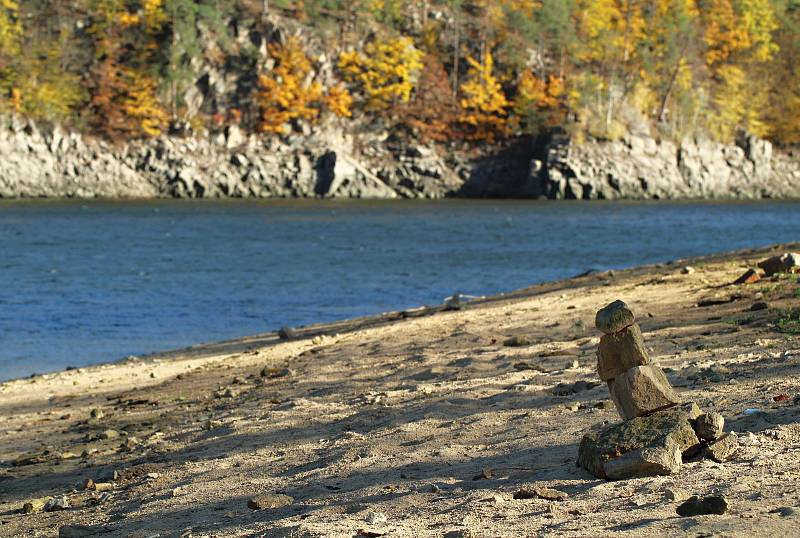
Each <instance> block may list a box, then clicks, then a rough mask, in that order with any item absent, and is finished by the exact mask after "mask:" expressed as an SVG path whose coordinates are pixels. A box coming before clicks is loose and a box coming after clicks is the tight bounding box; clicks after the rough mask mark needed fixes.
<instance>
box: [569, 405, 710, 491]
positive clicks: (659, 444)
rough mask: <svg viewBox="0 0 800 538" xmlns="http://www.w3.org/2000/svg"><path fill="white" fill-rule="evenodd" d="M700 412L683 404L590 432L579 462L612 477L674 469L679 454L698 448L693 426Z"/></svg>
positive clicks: (613, 478)
mask: <svg viewBox="0 0 800 538" xmlns="http://www.w3.org/2000/svg"><path fill="white" fill-rule="evenodd" d="M699 414H700V409H699V408H698V407H697V405H696V404H694V403H691V404H684V405H680V406H676V407H673V408H670V409H666V410H664V411H658V412H656V413H653V414H651V415H648V416H644V417H637V418H634V419H631V420H627V421H625V422H622V423H620V424H614V425H611V426H608V427H606V428H603V429H601V430H599V431H593V432H589V433H587V434H586V435H584V436H583V440H582V441H581V444H580V447H579V449H578V464H579V465H580V466H581V467H583V468H584V469H586V470H587V471H589V472H590V473H592V474H593V475H594V476H596V477H598V478H607V479H611V480H620V479H624V478H635V477H642V476H654V475H666V474H673V473H676V472H678V470H679V469H680V462H681V461H682V456H683V455H684V454H687V453H691V452H693V451H695V450H697V449H698V448H699V444H700V440H699V439H698V438H697V435H696V434H695V431H694V428H693V427H692V421H693V420H694V419H695V418H697V416H698V415H699Z"/></svg>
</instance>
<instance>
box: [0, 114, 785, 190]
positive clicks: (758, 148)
mask: <svg viewBox="0 0 800 538" xmlns="http://www.w3.org/2000/svg"><path fill="white" fill-rule="evenodd" d="M448 196H466V197H547V198H582V199H615V198H628V199H646V198H655V199H679V198H762V197H773V198H778V197H780V198H787V197H796V198H800V159H798V158H796V157H793V156H791V155H788V154H778V153H776V152H773V151H772V146H771V145H770V144H769V143H768V142H765V141H762V140H758V139H755V138H752V137H742V139H741V140H740V141H739V143H738V144H737V145H735V146H723V145H717V144H712V143H709V142H703V141H687V142H684V143H683V144H681V145H680V146H675V145H674V144H672V143H670V142H661V143H658V142H656V141H654V140H652V139H648V138H641V137H631V138H629V139H627V140H626V141H622V142H588V143H584V144H581V145H574V144H571V143H570V142H569V141H566V140H558V139H555V140H554V141H553V142H551V143H550V144H549V145H548V146H544V147H542V146H537V145H535V144H533V143H532V142H531V141H529V140H526V139H520V140H518V141H516V142H514V143H511V144H508V145H507V146H505V147H503V148H502V149H499V150H497V151H496V152H485V153H483V154H475V153H474V152H473V153H467V152H459V151H455V150H449V151H444V150H441V149H439V148H435V147H432V146H431V147H429V146H425V145H414V144H409V143H407V142H404V141H402V140H400V139H396V138H395V137H394V136H393V135H391V134H390V133H388V132H383V133H380V132H379V133H372V134H369V135H364V134H361V135H359V137H358V138H357V139H356V138H354V137H352V136H348V135H346V134H344V133H343V132H342V131H341V130H340V129H337V128H334V127H330V126H329V127H327V128H322V129H320V130H319V131H316V132H313V133H311V132H309V133H306V134H305V135H302V136H300V135H297V136H294V137H290V138H288V139H285V140H280V141H279V140H278V139H275V138H271V139H270V138H259V137H257V136H254V135H250V136H247V135H245V134H244V133H243V132H242V131H241V130H239V129H238V128H236V127H235V126H230V127H227V128H226V129H225V130H223V131H220V132H218V133H212V134H210V135H208V136H204V137H194V138H181V137H161V138H157V139H153V140H148V141H134V142H128V143H125V144H122V145H112V144H109V143H107V142H104V141H101V140H94V139H86V138H84V137H82V136H81V135H79V134H76V133H67V132H65V131H63V130H62V129H60V128H58V127H55V128H52V129H40V128H39V127H37V125H35V124H34V123H31V122H28V121H25V120H21V119H19V118H5V119H0V197H2V198H37V197H50V198H155V197H179V198H222V197H242V198H246V197H250V198H273V197H282V198H294V197H301V198H307V197H330V198H398V197H402V198H442V197H448Z"/></svg>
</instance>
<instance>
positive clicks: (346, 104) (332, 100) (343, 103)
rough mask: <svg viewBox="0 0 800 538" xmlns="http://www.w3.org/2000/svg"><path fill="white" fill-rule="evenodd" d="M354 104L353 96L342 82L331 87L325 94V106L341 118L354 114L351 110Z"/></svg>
mask: <svg viewBox="0 0 800 538" xmlns="http://www.w3.org/2000/svg"><path fill="white" fill-rule="evenodd" d="M352 105H353V97H352V96H351V95H350V92H348V91H347V88H345V87H344V86H343V85H341V84H338V85H336V86H333V87H331V88H330V89H328V93H326V94H325V106H326V107H327V108H328V110H330V111H331V112H333V113H334V114H336V115H337V116H339V117H341V118H349V117H351V116H352V115H353V112H352V111H351V110H350V108H351V107H352Z"/></svg>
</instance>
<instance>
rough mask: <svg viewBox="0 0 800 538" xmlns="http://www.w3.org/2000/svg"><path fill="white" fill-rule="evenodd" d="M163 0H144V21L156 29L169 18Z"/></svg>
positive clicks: (149, 26) (146, 24)
mask: <svg viewBox="0 0 800 538" xmlns="http://www.w3.org/2000/svg"><path fill="white" fill-rule="evenodd" d="M162 4H163V2H162V0H143V1H142V11H143V12H144V23H145V26H147V27H148V28H150V29H155V28H157V27H159V26H160V25H161V24H163V23H164V22H165V21H166V20H167V15H166V14H165V13H164V7H163V5H162Z"/></svg>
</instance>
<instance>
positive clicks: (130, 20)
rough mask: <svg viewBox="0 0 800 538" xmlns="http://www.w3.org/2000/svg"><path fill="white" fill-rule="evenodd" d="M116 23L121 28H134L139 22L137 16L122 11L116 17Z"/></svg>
mask: <svg viewBox="0 0 800 538" xmlns="http://www.w3.org/2000/svg"><path fill="white" fill-rule="evenodd" d="M117 21H118V22H119V24H120V25H121V26H122V27H128V26H136V25H138V24H139V23H140V22H141V19H140V18H139V15H137V14H135V13H128V12H127V11H123V12H122V13H120V14H119V15H117Z"/></svg>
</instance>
